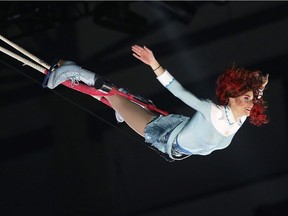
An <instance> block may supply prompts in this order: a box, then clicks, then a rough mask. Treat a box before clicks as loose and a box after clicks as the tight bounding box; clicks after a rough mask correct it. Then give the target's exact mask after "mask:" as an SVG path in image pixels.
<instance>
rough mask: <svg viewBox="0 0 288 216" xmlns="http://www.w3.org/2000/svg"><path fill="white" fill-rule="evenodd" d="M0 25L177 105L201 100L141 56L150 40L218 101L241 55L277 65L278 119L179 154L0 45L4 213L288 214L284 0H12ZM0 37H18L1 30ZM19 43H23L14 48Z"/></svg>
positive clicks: (46, 54) (273, 80) (272, 109)
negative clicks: (223, 144) (153, 145)
mask: <svg viewBox="0 0 288 216" xmlns="http://www.w3.org/2000/svg"><path fill="white" fill-rule="evenodd" d="M0 8H1V9H0V10H1V13H0V16H1V23H0V25H1V26H0V27H1V34H2V35H3V36H4V37H6V38H8V39H10V40H12V41H13V42H15V43H17V44H18V45H20V46H22V47H23V48H25V49H27V50H28V51H30V52H31V53H33V54H34V55H36V56H37V57H39V58H41V59H43V60H44V61H46V62H48V63H49V64H52V62H53V60H54V59H57V58H62V59H68V60H72V61H75V62H76V63H77V64H78V65H80V66H82V67H83V68H85V69H88V70H91V71H94V72H96V73H98V74H100V75H102V76H105V77H106V78H109V79H110V80H113V81H114V82H115V83H116V84H117V85H120V86H123V87H128V88H129V89H130V90H132V91H134V92H135V93H138V94H141V95H144V96H146V97H148V98H150V99H151V100H152V101H154V103H155V104H156V105H157V106H159V107H160V108H163V109H166V110H168V111H169V112H174V113H183V114H186V115H193V114H194V110H192V109H190V108H189V107H187V106H186V105H184V104H183V103H182V102H181V101H179V100H178V99H176V98H174V97H173V96H172V95H171V94H169V93H168V92H167V90H165V89H164V88H163V87H162V86H161V85H160V84H159V83H158V81H157V80H156V79H155V75H154V74H153V72H152V71H151V69H150V68H149V67H148V66H146V65H144V64H143V63H141V62H140V61H138V60H137V59H135V58H134V57H133V56H132V55H131V45H133V44H139V45H146V46H148V47H149V48H150V49H152V51H153V52H154V54H155V56H156V58H157V59H158V61H159V62H160V63H161V64H162V65H163V66H164V67H165V68H167V69H168V70H169V71H170V72H171V73H172V74H173V75H174V76H175V77H176V78H177V79H178V80H179V81H180V82H181V83H182V84H183V85H184V86H185V87H186V88H187V89H189V90H190V91H191V92H193V93H194V94H196V95H197V96H198V97H200V98H210V99H212V100H214V101H215V96H214V95H215V79H216V77H217V75H218V74H220V73H221V72H223V70H224V69H225V68H226V67H229V66H232V65H233V64H235V65H236V66H239V67H244V68H247V69H251V70H253V69H260V70H261V71H262V72H263V73H269V74H270V82H269V85H268V87H267V90H266V91H265V98H266V100H267V101H268V103H269V110H268V115H269V117H270V123H269V124H268V125H265V126H262V127H259V128H258V127H256V126H252V125H250V124H249V123H248V121H247V122H246V123H245V125H244V126H243V127H242V128H241V130H240V131H239V132H238V133H237V134H236V136H235V138H234V139H233V141H232V143H231V145H230V146H229V147H228V148H226V149H224V150H222V151H215V152H213V153H212V154H210V155H208V156H193V157H190V158H188V159H186V160H184V161H180V162H173V163H169V162H166V161H165V160H164V159H163V158H161V157H160V156H158V155H157V154H156V153H155V152H153V151H152V150H151V149H149V148H147V147H146V146H145V143H144V141H143V139H142V138H141V137H140V136H138V135H137V134H136V133H134V132H133V131H132V130H131V129H130V128H129V127H128V126H126V125H125V123H123V124H117V123H116V120H115V118H114V112H113V110H112V109H110V108H108V107H106V106H105V105H104V104H102V103H100V102H98V101H97V100H95V99H94V98H92V97H90V96H88V95H84V94H81V93H79V92H75V91H73V90H71V89H69V88H66V87H64V86H59V87H57V88H56V89H55V90H53V91H52V90H49V89H43V88H42V86H41V84H42V81H43V79H44V75H43V74H41V73H39V72H38V71H36V70H34V69H31V68H30V67H22V64H21V63H19V62H17V61H16V60H14V59H12V58H10V57H8V56H6V55H4V54H2V53H1V54H0V57H1V58H0V60H1V62H0V70H1V71H0V104H1V107H0V116H1V128H0V147H1V151H0V155H1V157H0V175H1V176H0V205H1V206H0V211H1V212H0V215H3V216H4V215H5V216H6V215H21V216H23V215H29V216H34V215H37V216H39V215H41V216H46V215H47V216H51V215H71V216H74V215H75V216H76V215H77V216H80V215H81V216H86V215H87V216H90V215H101V216H106V215H117V216H118V215H127V216H128V215H129V216H130V215H131V216H132V215H133V216H140V215H141V216H148V215H149V216H162V215H165V216H167V215H181V216H182V215H189V216H191V215H197V216H208V215H209V216H212V215H213V216H216V215H217V216H218V215H219V216H220V215H221V216H228V215H229V216H231V215H233V216H242V215H243V216H268V215H269V216H270V215H273V216H274V215H277V216H279V215H288V210H287V206H288V157H287V153H288V147H287V66H288V65H287V59H288V58H287V57H288V50H287V48H288V43H287V42H288V3H287V2H268V1H264V2H230V1H217V2H192V1H190V2H170V1H165V2H159V1H158V2H156V1H155V2H154V1H149V2H142V1H141V2H140V1H139V2H88V1H84V2H22V1H21V2H17V1H12V2H1V3H0ZM1 46H3V47H6V48H9V49H10V47H8V46H6V45H5V44H4V43H3V42H1ZM11 50H13V49H12V48H11Z"/></svg>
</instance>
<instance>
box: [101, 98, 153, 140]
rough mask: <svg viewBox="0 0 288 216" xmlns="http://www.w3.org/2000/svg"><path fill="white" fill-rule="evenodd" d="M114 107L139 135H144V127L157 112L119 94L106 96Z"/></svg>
mask: <svg viewBox="0 0 288 216" xmlns="http://www.w3.org/2000/svg"><path fill="white" fill-rule="evenodd" d="M106 99H107V100H108V101H109V102H110V104H111V106H112V108H113V109H114V110H115V111H117V112H118V113H119V114H120V115H121V116H122V117H123V119H124V120H125V122H126V123H127V124H128V125H129V126H130V127H131V128H132V129H133V130H134V131H136V132H137V133H138V134H139V135H141V136H143V137H144V129H145V127H146V125H147V123H149V122H150V121H151V120H152V118H153V117H154V116H155V114H153V113H150V112H148V111H147V110H146V109H144V108H142V107H141V106H139V105H137V104H135V103H133V102H131V101H129V100H128V99H127V98H124V97H122V96H119V95H111V96H106Z"/></svg>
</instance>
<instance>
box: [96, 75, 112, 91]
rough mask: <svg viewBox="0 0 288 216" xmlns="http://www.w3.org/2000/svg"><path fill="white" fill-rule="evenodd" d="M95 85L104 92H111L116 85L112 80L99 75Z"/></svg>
mask: <svg viewBox="0 0 288 216" xmlns="http://www.w3.org/2000/svg"><path fill="white" fill-rule="evenodd" d="M94 87H95V88H96V89H97V90H99V91H101V92H103V93H107V94H108V93H109V92H110V91H111V90H112V89H113V88H115V86H114V85H113V83H112V82H110V81H109V80H106V79H104V78H102V77H98V78H96V80H95V84H94Z"/></svg>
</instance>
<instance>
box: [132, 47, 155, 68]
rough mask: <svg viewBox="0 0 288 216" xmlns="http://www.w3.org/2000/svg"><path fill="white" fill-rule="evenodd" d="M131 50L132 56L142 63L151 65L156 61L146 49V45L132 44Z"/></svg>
mask: <svg viewBox="0 0 288 216" xmlns="http://www.w3.org/2000/svg"><path fill="white" fill-rule="evenodd" d="M132 51H133V56H134V57H135V58H137V59H139V60H140V61H142V62H143V63H145V64H147V65H149V66H151V65H153V64H154V63H155V62H157V61H156V59H155V57H154V54H153V52H152V51H151V50H150V49H148V48H147V47H146V46H143V47H141V46H139V45H133V46H132Z"/></svg>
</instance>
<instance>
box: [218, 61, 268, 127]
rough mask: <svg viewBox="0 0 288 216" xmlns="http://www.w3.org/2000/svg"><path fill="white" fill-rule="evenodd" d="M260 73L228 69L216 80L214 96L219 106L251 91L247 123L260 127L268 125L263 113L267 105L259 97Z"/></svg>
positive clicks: (257, 71)
mask: <svg viewBox="0 0 288 216" xmlns="http://www.w3.org/2000/svg"><path fill="white" fill-rule="evenodd" d="M262 77H263V75H262V73H261V71H259V70H255V71H249V70H245V69H243V68H235V67H234V66H233V67H232V68H228V69H226V70H225V71H224V73H223V74H221V75H220V76H219V77H218V78H217V85H216V96H217V99H218V102H219V104H220V105H223V106H226V105H228V101H229V98H230V97H232V98H235V97H238V96H241V95H243V94H245V93H246V92H248V91H253V94H254V101H253V102H254V106H253V108H252V109H251V112H250V116H249V121H250V123H251V124H253V125H256V126H260V125H262V124H267V123H268V118H267V115H266V114H265V111H266V109H267V103H266V101H264V100H263V98H262V97H261V96H262V95H261V92H260V91H259V89H260V88H261V86H262V84H263V81H262Z"/></svg>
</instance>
